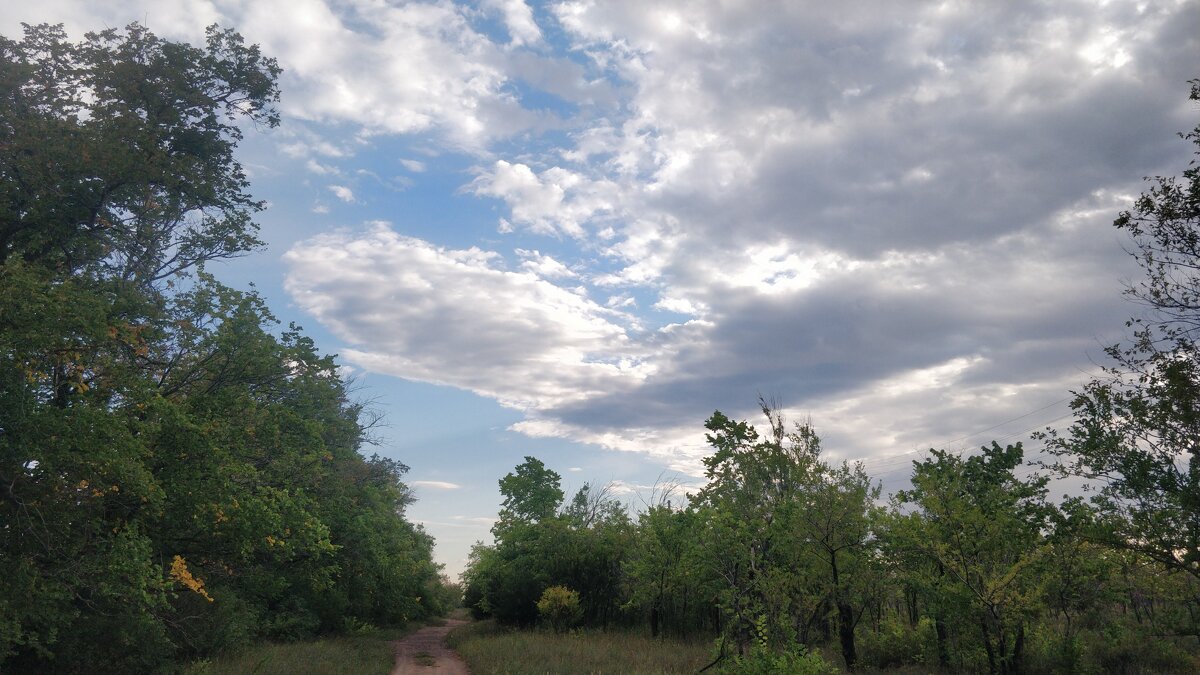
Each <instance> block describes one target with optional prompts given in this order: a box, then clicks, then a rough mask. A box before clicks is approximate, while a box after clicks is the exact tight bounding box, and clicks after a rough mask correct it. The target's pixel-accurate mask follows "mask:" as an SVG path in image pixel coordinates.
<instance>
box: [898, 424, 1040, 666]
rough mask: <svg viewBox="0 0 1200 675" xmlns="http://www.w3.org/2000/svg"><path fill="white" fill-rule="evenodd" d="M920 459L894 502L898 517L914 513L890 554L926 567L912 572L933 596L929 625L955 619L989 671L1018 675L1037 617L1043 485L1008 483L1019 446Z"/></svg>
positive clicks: (933, 452) (1017, 463) (941, 453)
mask: <svg viewBox="0 0 1200 675" xmlns="http://www.w3.org/2000/svg"><path fill="white" fill-rule="evenodd" d="M930 455H931V456H930V457H929V458H928V459H925V460H922V461H919V462H913V476H912V489H910V490H903V491H901V492H899V493H897V495H896V499H897V506H898V507H899V508H901V509H904V508H907V507H910V506H911V507H916V508H917V509H918V511H916V512H915V513H913V514H912V515H911V516H910V522H909V523H907V526H906V527H904V528H897V529H896V530H895V531H894V533H893V535H892V536H893V545H896V544H898V545H899V548H900V549H902V550H909V551H917V552H919V553H920V554H921V555H922V556H923V557H925V558H926V559H927V560H928V561H929V562H930V563H931V565H928V566H921V567H918V568H917V569H918V570H919V571H920V572H921V573H924V574H926V575H929V578H928V580H927V582H926V584H925V587H926V588H927V589H929V590H932V591H936V593H937V594H938V596H939V597H937V598H936V599H935V600H934V601H933V609H934V610H935V611H936V612H938V614H939V616H938V617H937V620H938V622H939V623H941V624H942V625H943V626H945V625H946V624H948V623H950V622H952V621H955V620H956V619H958V620H965V624H966V625H967V626H973V630H974V629H977V630H979V635H980V636H981V637H982V639H983V647H984V650H985V651H986V654H987V664H988V669H989V671H990V672H993V673H995V672H999V673H1012V672H1018V671H1019V670H1020V668H1021V664H1022V661H1023V657H1024V647H1025V640H1026V633H1027V630H1026V629H1027V626H1028V624H1029V622H1030V621H1031V620H1032V619H1033V618H1034V616H1035V615H1036V613H1037V611H1038V610H1039V608H1040V596H1039V586H1038V583H1037V580H1038V577H1039V571H1040V567H1039V565H1040V564H1041V563H1042V561H1043V559H1044V557H1045V555H1046V554H1047V552H1048V548H1047V546H1046V542H1045V539H1044V534H1043V533H1044V530H1045V528H1046V526H1047V524H1048V518H1049V515H1050V513H1051V509H1050V507H1049V506H1048V505H1047V503H1046V501H1045V497H1046V483H1047V481H1048V479H1047V478H1045V477H1043V476H1036V475H1035V476H1031V477H1029V478H1028V479H1026V480H1021V479H1020V478H1018V477H1017V476H1016V475H1015V473H1014V470H1015V469H1016V468H1017V467H1018V466H1020V465H1021V460H1022V457H1023V450H1022V448H1021V445H1020V444H1019V443H1018V444H1017V445H1009V446H1006V447H1004V448H1001V447H1000V446H999V445H998V444H996V443H992V445H991V446H990V447H987V446H985V447H983V448H982V453H981V454H979V455H973V456H969V457H960V456H957V455H954V454H951V453H949V452H946V451H943V450H930ZM941 638H942V635H941V632H940V631H939V639H941ZM939 646H940V645H939ZM943 649H944V647H943ZM964 666H965V664H960V666H959V667H964Z"/></svg>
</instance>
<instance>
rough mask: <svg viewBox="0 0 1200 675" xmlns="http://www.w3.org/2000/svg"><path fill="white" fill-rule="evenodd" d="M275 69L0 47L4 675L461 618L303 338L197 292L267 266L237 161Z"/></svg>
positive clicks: (153, 665) (112, 668) (151, 49)
mask: <svg viewBox="0 0 1200 675" xmlns="http://www.w3.org/2000/svg"><path fill="white" fill-rule="evenodd" d="M278 73H279V68H278V67H277V66H276V64H275V61H273V60H272V59H269V58H265V57H264V56H263V55H261V54H260V53H259V50H258V49H257V47H252V46H246V45H244V44H243V42H242V39H241V38H240V37H239V36H238V35H237V34H235V33H233V32H231V31H223V30H219V29H217V28H215V27H214V28H211V29H209V31H208V41H207V45H206V46H205V47H203V48H196V47H192V46H189V45H186V44H178V43H173V42H168V41H163V40H160V39H158V38H157V37H155V36H154V35H153V34H151V33H150V32H149V31H147V30H146V29H145V28H142V27H140V26H138V25H136V24H134V25H131V26H129V27H128V28H126V29H125V30H124V31H116V30H108V31H104V32H102V33H96V34H89V35H87V36H86V38H85V39H84V40H83V41H82V42H79V43H72V42H69V41H68V40H67V38H66V36H65V34H64V33H63V31H62V29H61V28H60V27H49V26H37V27H27V28H26V32H25V36H24V38H23V39H22V40H20V41H14V40H10V39H7V38H0V670H2V671H4V672H37V673H50V672H81V671H88V672H156V671H160V670H171V669H173V668H175V667H176V666H177V664H178V663H180V662H182V661H183V660H185V659H189V658H194V657H200V656H204V655H207V654H212V653H215V652H219V651H222V650H227V649H231V648H235V647H238V646H239V645H243V644H245V643H247V642H248V641H251V640H257V639H261V638H271V639H287V638H298V637H302V636H308V635H313V634H316V633H321V632H326V631H340V630H347V629H349V630H361V629H364V628H365V627H367V626H369V625H373V624H378V625H382V624H393V623H398V622H404V621H407V620H411V619H417V618H420V617H425V616H428V615H430V614H431V613H437V612H439V611H440V609H441V608H442V606H444V605H445V604H446V603H448V602H450V601H452V600H454V598H452V597H448V595H447V592H446V591H445V589H444V588H442V586H441V584H440V581H439V569H438V567H437V566H436V565H435V564H434V563H433V562H432V560H431V548H432V540H431V538H430V537H429V536H428V535H427V534H426V533H425V532H423V531H422V530H421V529H420V528H419V527H416V526H414V525H413V524H412V523H411V522H409V521H408V520H406V519H405V517H404V511H405V507H406V505H407V504H409V503H410V502H411V500H412V497H411V493H410V492H409V490H408V489H407V487H406V486H405V485H404V484H403V483H402V482H401V477H402V475H403V474H404V472H405V471H406V467H405V466H403V465H402V464H399V463H397V462H395V461H392V460H389V459H384V458H380V457H376V456H373V457H371V458H369V459H364V457H363V456H362V455H360V454H359V448H360V446H361V445H362V443H363V441H364V433H365V429H364V423H363V421H362V420H361V419H360V418H361V416H362V415H363V413H364V411H363V409H362V407H361V405H360V404H358V403H355V402H354V401H353V400H352V398H351V396H350V394H349V393H348V391H347V388H346V385H345V384H344V383H343V382H342V380H341V379H340V378H339V377H338V374H337V369H336V365H335V363H334V361H333V360H332V358H331V357H329V356H322V355H320V354H319V353H318V352H317V350H316V347H315V346H314V345H313V343H312V341H311V340H310V339H308V338H306V337H305V336H304V335H303V334H302V333H301V332H300V330H299V329H298V328H296V327H294V326H291V327H287V328H282V329H281V327H279V326H278V325H277V321H276V320H275V319H274V318H273V317H272V316H271V314H270V312H269V311H268V309H267V308H266V306H265V305H264V303H263V301H262V299H261V298H260V297H258V296H257V295H255V294H254V293H253V292H250V293H246V292H240V291H236V290H233V289H230V288H227V287H225V286H223V285H221V284H220V283H219V282H218V281H217V280H216V279H214V278H213V277H212V276H210V275H208V274H206V273H204V271H203V265H204V264H205V263H206V262H210V261H214V260H220V259H225V258H230V257H233V256H237V255H240V254H243V253H245V252H247V251H250V250H252V249H254V248H256V247H257V246H259V245H260V242H259V241H258V239H257V238H256V236H255V235H256V231H257V227H256V226H255V225H254V223H253V222H252V220H251V218H252V215H253V214H254V212H256V211H258V210H259V209H261V208H262V204H261V203H260V202H256V201H254V200H253V199H252V198H251V196H250V195H249V194H248V193H247V188H248V182H247V179H246V176H245V174H244V172H243V170H242V168H241V166H240V165H239V164H238V162H237V161H235V159H234V156H233V152H234V149H235V146H236V144H237V141H238V140H240V138H241V132H240V130H239V126H238V125H262V126H275V125H276V124H277V123H278V115H277V113H276V111H275V109H274V104H275V102H276V101H277V99H278V92H277V89H276V76H277V75H278Z"/></svg>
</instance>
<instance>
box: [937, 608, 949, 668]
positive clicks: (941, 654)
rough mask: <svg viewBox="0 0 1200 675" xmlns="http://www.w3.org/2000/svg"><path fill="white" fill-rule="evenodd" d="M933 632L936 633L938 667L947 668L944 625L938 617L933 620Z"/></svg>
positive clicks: (947, 659)
mask: <svg viewBox="0 0 1200 675" xmlns="http://www.w3.org/2000/svg"><path fill="white" fill-rule="evenodd" d="M933 630H934V632H935V633H937V652H938V665H939V666H940V667H942V668H949V667H950V650H949V648H948V647H947V646H946V623H945V622H944V621H942V619H941V618H940V617H939V618H936V619H934V620H933Z"/></svg>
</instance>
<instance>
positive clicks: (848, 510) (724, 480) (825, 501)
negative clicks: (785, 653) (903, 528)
mask: <svg viewBox="0 0 1200 675" xmlns="http://www.w3.org/2000/svg"><path fill="white" fill-rule="evenodd" d="M760 403H761V404H762V410H763V413H764V414H765V415H766V416H767V419H768V422H769V423H770V427H771V435H770V436H769V437H767V438H762V437H760V436H759V434H758V432H757V431H756V430H755V429H754V427H753V426H751V425H749V424H747V423H746V422H735V421H733V420H731V419H729V418H728V417H726V416H725V415H723V414H722V413H720V412H719V411H718V412H716V413H714V414H713V416H712V417H710V418H709V420H708V422H707V424H706V426H707V428H708V429H709V431H710V432H712V433H710V434H709V435H708V440H709V443H710V444H711V445H712V446H713V447H714V449H715V452H714V453H713V454H712V455H711V456H709V457H707V458H705V460H704V462H705V467H706V469H707V471H706V475H707V477H708V478H709V483H708V485H706V486H705V487H704V488H703V489H702V490H701V491H700V492H699V493H698V494H697V495H696V496H695V498H694V499H693V501H692V506H693V508H694V509H695V510H696V513H697V515H698V517H699V519H700V520H701V522H702V523H703V525H702V529H701V530H700V533H699V535H700V537H701V538H702V541H703V542H704V544H703V548H704V550H705V555H704V557H705V559H706V561H707V564H708V565H709V567H710V569H711V570H712V571H713V573H714V574H716V575H717V576H718V577H719V578H720V579H721V580H722V581H723V584H722V585H723V587H724V590H723V593H722V604H723V605H724V607H725V609H726V610H727V611H728V613H729V614H730V615H731V618H732V622H731V624H732V633H733V637H734V640H735V642H736V644H737V646H738V651H739V654H744V653H746V651H747V648H748V647H749V646H750V645H751V643H752V642H754V643H758V644H759V645H766V646H771V647H775V648H778V649H783V650H787V649H791V648H793V647H794V643H795V642H796V641H797V640H799V641H801V642H806V641H807V640H808V639H809V635H808V631H809V628H810V627H811V626H813V625H814V624H817V625H819V626H820V629H821V630H827V629H828V626H827V624H825V618H826V614H827V611H828V609H829V608H832V610H833V612H834V613H835V614H836V625H837V634H838V641H839V645H840V647H841V651H842V657H843V659H844V660H845V662H846V666H847V667H848V668H853V667H854V665H855V663H856V661H857V653H856V648H855V634H854V633H855V626H856V625H857V623H858V619H859V617H860V616H861V614H862V611H861V608H862V606H863V604H864V603H863V600H862V598H861V596H859V597H856V593H855V587H856V586H858V585H860V584H861V582H862V580H863V578H865V577H866V576H868V574H867V570H868V568H869V566H870V563H869V559H870V556H869V555H868V554H869V552H868V551H867V550H866V549H867V547H868V542H869V540H870V538H871V520H872V517H873V516H872V513H873V510H874V509H873V507H872V502H873V501H874V499H876V498H877V497H878V495H879V488H878V486H875V485H873V484H872V481H871V480H870V478H869V477H868V476H867V475H866V473H865V471H864V470H863V469H862V467H861V466H856V467H853V468H851V467H850V466H849V465H846V464H843V465H842V466H840V467H831V466H830V465H828V464H827V463H825V462H823V461H822V460H821V459H820V454H821V443H820V438H819V437H818V436H817V434H816V432H815V431H814V430H813V429H812V427H811V426H810V425H807V424H801V425H796V426H795V428H794V429H793V430H791V431H788V430H787V429H786V427H785V424H784V421H783V419H782V417H781V416H780V415H779V414H778V413H777V412H776V411H775V410H773V409H772V408H771V407H770V406H769V405H767V404H766V402H762V401H760Z"/></svg>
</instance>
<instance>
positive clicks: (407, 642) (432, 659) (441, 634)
mask: <svg viewBox="0 0 1200 675" xmlns="http://www.w3.org/2000/svg"><path fill="white" fill-rule="evenodd" d="M464 623H467V622H466V621H462V620H460V619H449V620H447V621H446V625H444V626H429V627H426V628H422V629H421V630H419V631H417V632H415V633H413V634H412V635H409V636H407V637H405V638H404V639H402V640H397V641H395V642H393V643H392V648H393V651H394V652H395V653H396V666H395V667H394V668H392V675H433V674H435V673H437V674H444V675H470V672H471V671H470V670H468V669H467V662H466V661H463V660H462V657H461V656H459V655H458V654H455V653H454V651H453V650H452V649H450V648H449V647H447V646H446V634H447V633H449V632H450V630H451V629H452V628H454V627H455V626H461V625H463V624H464Z"/></svg>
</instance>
